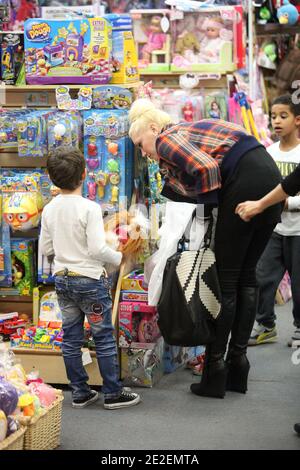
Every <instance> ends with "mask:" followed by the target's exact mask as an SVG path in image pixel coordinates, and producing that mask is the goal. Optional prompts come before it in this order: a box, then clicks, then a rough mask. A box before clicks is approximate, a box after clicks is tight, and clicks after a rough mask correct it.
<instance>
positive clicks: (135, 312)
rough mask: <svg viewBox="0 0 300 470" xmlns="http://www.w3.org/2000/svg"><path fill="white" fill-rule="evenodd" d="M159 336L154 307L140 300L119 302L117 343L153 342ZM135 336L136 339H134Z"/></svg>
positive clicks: (128, 344)
mask: <svg viewBox="0 0 300 470" xmlns="http://www.w3.org/2000/svg"><path fill="white" fill-rule="evenodd" d="M159 336H160V332H159V329H158V326H157V312H156V308H155V307H150V306H148V305H147V304H143V303H140V302H120V304H119V345H120V347H126V346H130V345H131V344H132V343H133V342H134V343H135V342H136V341H137V342H142V343H149V342H154V341H155V340H156V339H157V338H158V337H159ZM136 338H137V340H136Z"/></svg>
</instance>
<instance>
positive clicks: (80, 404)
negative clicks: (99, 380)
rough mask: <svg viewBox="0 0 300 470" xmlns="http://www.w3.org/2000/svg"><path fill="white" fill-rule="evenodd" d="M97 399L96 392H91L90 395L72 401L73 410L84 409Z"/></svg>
mask: <svg viewBox="0 0 300 470" xmlns="http://www.w3.org/2000/svg"><path fill="white" fill-rule="evenodd" d="M98 398H99V394H98V392H96V390H91V392H90V394H89V395H88V396H87V397H85V398H79V399H77V400H76V399H75V400H73V401H72V406H73V408H84V407H85V406H88V405H91V404H92V403H94V402H95V401H97V400H98Z"/></svg>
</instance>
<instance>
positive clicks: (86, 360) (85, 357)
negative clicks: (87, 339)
mask: <svg viewBox="0 0 300 470" xmlns="http://www.w3.org/2000/svg"><path fill="white" fill-rule="evenodd" d="M92 362H93V360H92V358H91V355H90V351H89V350H85V351H83V352H82V364H83V365H84V366H87V365H88V364H91V363H92Z"/></svg>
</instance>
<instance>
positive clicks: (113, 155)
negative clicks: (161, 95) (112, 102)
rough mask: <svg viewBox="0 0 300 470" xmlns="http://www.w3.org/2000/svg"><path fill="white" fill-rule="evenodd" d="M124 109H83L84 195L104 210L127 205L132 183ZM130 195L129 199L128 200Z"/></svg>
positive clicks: (131, 160)
mask: <svg viewBox="0 0 300 470" xmlns="http://www.w3.org/2000/svg"><path fill="white" fill-rule="evenodd" d="M127 132H128V115H127V112H126V111H125V110H111V111H109V110H91V111H85V112H84V156H85V159H86V166H87V171H88V175H87V178H86V180H85V182H84V188H83V195H84V196H85V197H88V198H89V199H90V200H92V201H96V202H98V203H100V204H101V207H102V209H103V210H104V211H107V212H115V211H116V210H118V208H119V206H120V205H121V206H125V208H126V207H127V201H129V200H130V197H131V192H132V183H133V147H132V144H131V142H130V141H129V138H128V137H127V136H126V134H127ZM126 198H127V199H126Z"/></svg>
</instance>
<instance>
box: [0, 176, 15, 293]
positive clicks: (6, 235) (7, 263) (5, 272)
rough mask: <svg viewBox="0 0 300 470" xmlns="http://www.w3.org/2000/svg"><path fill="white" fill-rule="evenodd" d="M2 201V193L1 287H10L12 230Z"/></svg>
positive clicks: (0, 223)
mask: <svg viewBox="0 0 300 470" xmlns="http://www.w3.org/2000/svg"><path fill="white" fill-rule="evenodd" d="M0 181H1V179H0ZM2 201H3V197H2V193H1V192H0V287H10V286H11V284H12V276H11V247H10V230H9V225H8V224H7V223H6V222H5V220H4V218H3V211H2Z"/></svg>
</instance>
